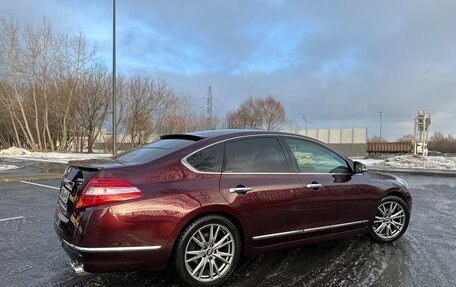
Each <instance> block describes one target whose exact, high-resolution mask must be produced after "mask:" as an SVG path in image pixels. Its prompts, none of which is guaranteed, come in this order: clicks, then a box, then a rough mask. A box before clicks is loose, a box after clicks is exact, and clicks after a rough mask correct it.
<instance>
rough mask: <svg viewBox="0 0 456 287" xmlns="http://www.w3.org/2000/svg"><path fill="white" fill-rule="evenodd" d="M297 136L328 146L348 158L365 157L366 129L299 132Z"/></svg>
mask: <svg viewBox="0 0 456 287" xmlns="http://www.w3.org/2000/svg"><path fill="white" fill-rule="evenodd" d="M297 134H300V135H304V136H308V137H311V138H314V139H317V140H319V141H322V142H324V143H326V144H329V145H330V146H331V147H333V148H334V149H336V150H338V151H340V152H342V153H344V154H346V155H348V156H353V157H362V156H366V155H367V128H341V129H317V130H300V131H298V132H297Z"/></svg>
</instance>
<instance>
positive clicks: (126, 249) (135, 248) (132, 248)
mask: <svg viewBox="0 0 456 287" xmlns="http://www.w3.org/2000/svg"><path fill="white" fill-rule="evenodd" d="M62 242H63V243H65V244H66V245H67V246H68V247H69V248H71V249H73V250H76V251H79V252H85V253H107V252H130V251H154V250H159V249H160V248H161V246H160V245H156V246H126V247H81V246H77V245H74V244H71V243H69V242H68V241H66V240H64V239H62Z"/></svg>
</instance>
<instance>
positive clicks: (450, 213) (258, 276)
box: [0, 176, 456, 286]
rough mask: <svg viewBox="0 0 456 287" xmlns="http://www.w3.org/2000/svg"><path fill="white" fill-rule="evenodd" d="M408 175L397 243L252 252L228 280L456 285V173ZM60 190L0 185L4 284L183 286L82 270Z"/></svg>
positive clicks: (168, 279) (153, 277)
mask: <svg viewBox="0 0 456 287" xmlns="http://www.w3.org/2000/svg"><path fill="white" fill-rule="evenodd" d="M402 177H404V178H405V179H406V180H407V181H408V182H409V184H410V185H411V189H412V194H413V196H414V203H413V211H412V220H411V222H410V226H409V229H408V230H407V232H406V233H405V235H404V237H402V238H401V239H400V240H398V241H397V242H395V243H393V244H376V243H373V242H371V241H370V240H369V239H368V238H367V237H365V236H356V237H353V238H349V239H341V240H335V241H329V242H323V243H318V244H312V245H306V246H302V247H298V248H293V249H289V250H285V251H277V252H272V253H268V254H262V255H259V256H255V257H251V258H246V259H244V260H243V261H242V262H241V264H240V265H239V266H238V268H237V270H236V271H235V273H234V274H233V275H232V277H231V278H230V279H229V281H228V282H227V283H226V284H224V286H456V178H455V177H453V178H451V177H428V176H402ZM35 182H36V183H40V184H45V185H50V186H54V187H57V186H58V180H42V181H35ZM57 192H58V190H54V189H50V188H45V187H39V186H33V185H29V184H24V183H20V182H15V183H2V184H0V286H182V285H181V283H180V282H179V281H178V279H177V278H176V276H175V274H173V272H172V271H164V272H129V273H109V274H89V275H85V276H78V275H75V274H74V273H73V272H72V270H71V268H70V265H69V260H68V258H67V256H66V254H65V253H64V252H63V250H62V249H61V247H60V243H59V240H58V238H57V235H56V234H55V233H54V229H53V225H52V224H53V212H54V205H55V203H56V201H57ZM19 216H22V217H21V218H17V219H11V220H7V221H2V219H5V218H12V217H19Z"/></svg>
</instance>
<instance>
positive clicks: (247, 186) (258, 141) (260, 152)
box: [220, 136, 303, 246]
mask: <svg viewBox="0 0 456 287" xmlns="http://www.w3.org/2000/svg"><path fill="white" fill-rule="evenodd" d="M301 187H302V183H301V181H300V179H299V177H298V175H297V174H296V172H295V171H294V170H293V167H292V166H291V163H289V162H288V161H287V159H286V156H285V153H284V150H283V148H282V146H281V144H280V142H279V140H278V139H277V138H276V137H273V136H269V137H268V136H262V137H257V136H256V137H248V138H242V139H237V140H232V141H229V142H227V144H226V151H225V163H224V171H223V172H222V176H221V179H220V191H221V192H222V194H223V196H224V197H225V198H226V199H227V200H228V202H229V203H230V204H231V205H232V207H233V208H235V209H236V210H237V211H238V212H239V213H240V215H241V216H242V217H243V218H244V222H245V224H246V228H247V233H248V234H247V236H249V237H251V238H252V239H253V244H254V245H255V246H261V245H269V244H275V243H280V242H283V241H287V240H291V239H292V238H295V237H300V236H302V234H301V233H300V231H301V230H302V224H303V222H302V218H303V217H302V214H301V208H300V207H299V206H298V204H299V196H300V193H299V190H300V189H301Z"/></svg>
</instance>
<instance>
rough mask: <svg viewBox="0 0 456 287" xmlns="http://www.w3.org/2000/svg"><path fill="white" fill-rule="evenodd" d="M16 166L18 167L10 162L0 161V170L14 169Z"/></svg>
mask: <svg viewBox="0 0 456 287" xmlns="http://www.w3.org/2000/svg"><path fill="white" fill-rule="evenodd" d="M16 168H19V167H18V166H16V165H12V164H1V163H0V171H2V170H10V169H16Z"/></svg>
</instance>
